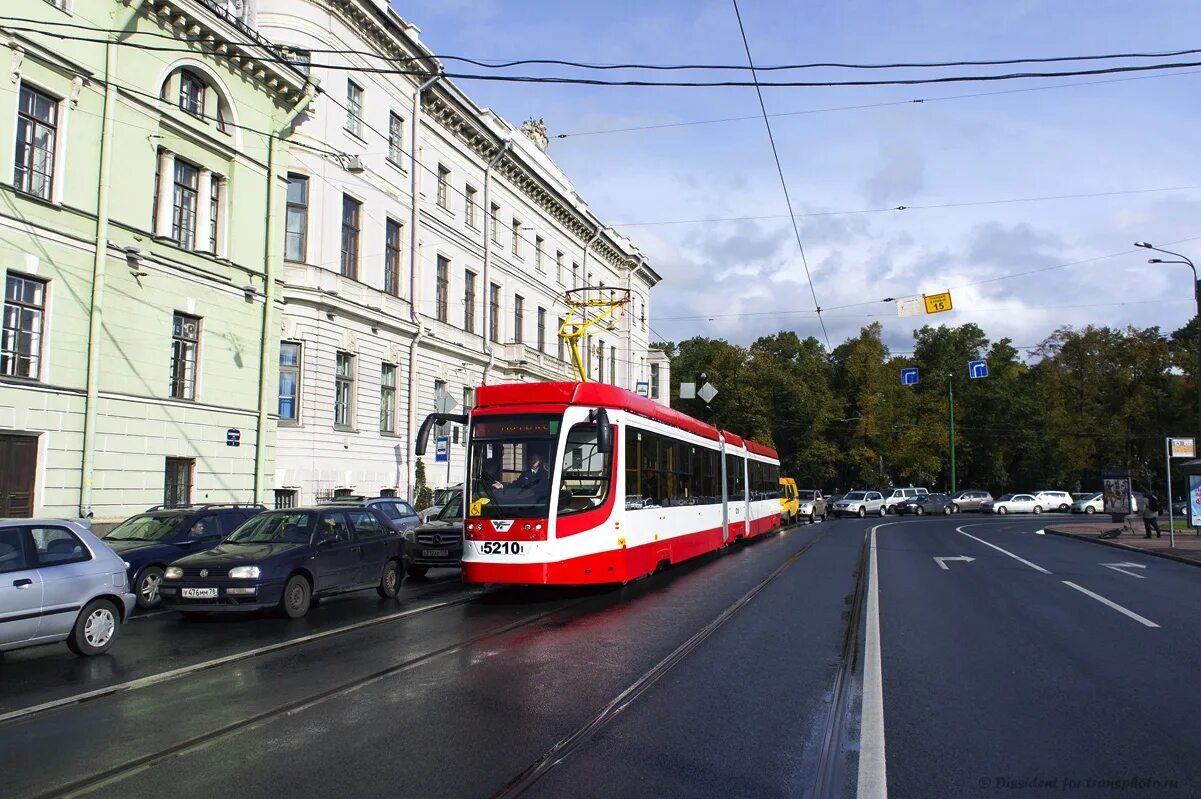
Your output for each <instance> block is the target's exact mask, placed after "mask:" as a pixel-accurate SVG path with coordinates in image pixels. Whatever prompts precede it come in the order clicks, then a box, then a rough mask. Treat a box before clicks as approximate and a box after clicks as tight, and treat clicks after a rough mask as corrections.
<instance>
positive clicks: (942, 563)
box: [934, 555, 975, 572]
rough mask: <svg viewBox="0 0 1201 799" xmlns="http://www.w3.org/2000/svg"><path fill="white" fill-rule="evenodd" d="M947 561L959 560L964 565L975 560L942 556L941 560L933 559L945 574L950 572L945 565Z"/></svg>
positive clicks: (962, 556) (966, 557)
mask: <svg viewBox="0 0 1201 799" xmlns="http://www.w3.org/2000/svg"><path fill="white" fill-rule="evenodd" d="M949 560H961V561H963V562H964V563H971V562H972V561H973V560H975V558H969V557H968V556H967V555H956V556H955V557H950V556H946V555H944V556H943V557H941V558H938V557H936V558H934V562H935V563H937V564H938V565H939V567H941V568H942V570H943V571H945V572H949V571H950V570H951V567H950V566H948V565H947V561H949Z"/></svg>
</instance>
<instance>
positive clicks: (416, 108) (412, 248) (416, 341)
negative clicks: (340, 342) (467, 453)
mask: <svg viewBox="0 0 1201 799" xmlns="http://www.w3.org/2000/svg"><path fill="white" fill-rule="evenodd" d="M440 80H442V70H441V68H439V70H438V73H437V74H436V75H434V76H433V77H431V78H430V79H429V80H427V81H426V82H425V83H422V84H421V85H420V86H418V87H417V89H416V90H415V91H414V92H413V114H412V116H413V136H412V139H413V141H412V147H411V152H410V159H409V207H410V208H409V210H410V214H409V319H410V320H411V321H412V322H413V325H414V326H415V327H416V328H417V332H416V333H415V334H414V335H413V342H412V344H410V345H409V437H410V438H412V436H413V435H414V434H415V431H416V430H417V395H418V394H419V393H420V392H419V391H418V387H417V351H418V349H419V348H420V347H421V341H422V339H424V338H425V325H424V324H422V322H421V314H420V312H418V310H417V300H418V298H419V297H420V296H421V292H420V289H421V281H420V280H419V275H420V274H421V269H420V263H419V261H418V257H417V225H418V224H420V220H421V215H420V213H419V212H420V209H419V208H418V205H417V196H418V191H419V188H418V185H417V183H418V181H417V170H418V169H419V168H420V167H419V165H418V163H417V154H418V144H419V142H420V139H421V95H422V94H424V93H425V90H426V89H428V88H430V87H431V86H433V85H434V84H435V83H437V82H438V81H440ZM413 470H414V467H413V465H412V464H410V466H409V467H408V470H407V475H408V483H409V502H415V501H416V499H417V497H416V496H415V495H414V494H415V490H414V484H413V481H414V475H413Z"/></svg>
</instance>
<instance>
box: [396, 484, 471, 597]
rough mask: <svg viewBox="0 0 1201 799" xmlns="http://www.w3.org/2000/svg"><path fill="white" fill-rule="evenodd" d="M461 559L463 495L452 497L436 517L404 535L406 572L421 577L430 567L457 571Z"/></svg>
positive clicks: (411, 575)
mask: <svg viewBox="0 0 1201 799" xmlns="http://www.w3.org/2000/svg"><path fill="white" fill-rule="evenodd" d="M462 560H463V494H462V493H460V494H459V495H458V496H455V497H451V499H450V501H448V502H447V503H446V505H445V506H443V508H442V510H441V511H439V512H438V515H437V516H435V517H434V518H433V519H431V520H430V521H428V522H427V523H425V524H423V525H421V526H420V527H418V528H417V531H416V532H414V533H409V534H407V535H406V536H405V571H407V572H408V574H409V576H410V577H424V576H425V573H426V572H428V571H429V570H430V569H431V568H434V567H439V566H445V567H450V568H454V569H457V568H459V566H460V564H461V561H462Z"/></svg>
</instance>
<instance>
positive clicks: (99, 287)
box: [79, 0, 142, 519]
mask: <svg viewBox="0 0 1201 799" xmlns="http://www.w3.org/2000/svg"><path fill="white" fill-rule="evenodd" d="M141 5H142V0H133V1H132V2H130V3H129V4H128V6H127V7H128V9H129V10H128V12H127V13H123V14H119V15H115V18H114V19H113V28H114V30H118V31H122V30H124V29H125V26H126V25H128V24H129V23H130V21H132V20H133V18H134V16H135V15H136V14H137V13H138V9H139V8H140V7H141ZM120 36H121V34H120V33H115V34H113V36H112V38H110V39H108V40H107V41H106V42H105V44H104V115H103V116H102V117H101V122H100V164H99V173H98V178H97V185H96V249H95V254H94V256H93V261H92V297H91V302H92V307H91V313H90V315H89V318H88V360H87V364H88V366H87V399H85V400H84V406H83V453H82V457H81V459H80V473H79V515H80V517H82V518H84V519H87V518H90V517H91V516H92V472H93V471H94V470H95V466H96V405H97V404H98V403H99V401H100V375H99V369H100V334H101V332H102V327H103V324H104V314H103V310H102V309H103V301H104V277H105V267H106V266H107V265H108V190H109V185H110V183H111V171H112V170H111V167H112V150H113V114H114V112H115V111H116V107H117V87H116V85H115V83H114V74H115V73H116V71H117V39H118V38H119V37H120Z"/></svg>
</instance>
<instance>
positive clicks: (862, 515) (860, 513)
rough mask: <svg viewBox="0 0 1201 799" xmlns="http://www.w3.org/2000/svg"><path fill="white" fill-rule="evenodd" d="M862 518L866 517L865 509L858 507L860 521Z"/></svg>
mask: <svg viewBox="0 0 1201 799" xmlns="http://www.w3.org/2000/svg"><path fill="white" fill-rule="evenodd" d="M864 516H867V508H864V507H860V508H859V518H860V519H862V518H863V517H864Z"/></svg>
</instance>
